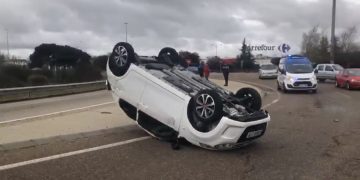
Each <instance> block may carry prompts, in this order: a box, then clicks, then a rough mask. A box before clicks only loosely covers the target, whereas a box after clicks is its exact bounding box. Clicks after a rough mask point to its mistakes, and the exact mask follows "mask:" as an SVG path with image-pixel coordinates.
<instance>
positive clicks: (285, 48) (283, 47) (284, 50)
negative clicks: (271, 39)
mask: <svg viewBox="0 0 360 180" xmlns="http://www.w3.org/2000/svg"><path fill="white" fill-rule="evenodd" d="M248 48H249V50H250V51H276V50H277V51H280V52H281V53H287V52H289V51H290V49H291V47H290V45H288V44H286V43H283V44H280V45H278V46H273V45H265V44H262V45H258V46H248Z"/></svg>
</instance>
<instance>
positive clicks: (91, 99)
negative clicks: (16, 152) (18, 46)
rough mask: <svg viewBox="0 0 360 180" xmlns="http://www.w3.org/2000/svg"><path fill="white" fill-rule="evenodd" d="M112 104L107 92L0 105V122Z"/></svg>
mask: <svg viewBox="0 0 360 180" xmlns="http://www.w3.org/2000/svg"><path fill="white" fill-rule="evenodd" d="M108 102H113V100H112V97H111V95H110V93H109V92H108V91H105V90H104V91H95V92H89V93H81V94H74V95H68V96H59V97H52V98H44V99H35V100H29V101H19V102H12V103H5V104H1V105H0V114H1V116H0V122H3V121H9V120H14V119H21V118H26V117H32V116H36V115H39V114H49V113H55V112H59V111H66V110H69V109H74V108H78V107H86V106H93V105H96V104H103V103H108Z"/></svg>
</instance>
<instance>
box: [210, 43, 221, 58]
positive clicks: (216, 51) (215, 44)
mask: <svg viewBox="0 0 360 180" xmlns="http://www.w3.org/2000/svg"><path fill="white" fill-rule="evenodd" d="M220 45H221V44H220ZM211 46H215V56H216V57H217V56H218V44H217V43H214V44H211Z"/></svg>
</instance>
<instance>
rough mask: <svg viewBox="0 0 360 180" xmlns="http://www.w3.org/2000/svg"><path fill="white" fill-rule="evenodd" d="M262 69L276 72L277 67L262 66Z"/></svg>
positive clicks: (270, 65)
mask: <svg viewBox="0 0 360 180" xmlns="http://www.w3.org/2000/svg"><path fill="white" fill-rule="evenodd" d="M260 69H263V70H275V69H276V66H274V65H272V64H266V65H261V67H260Z"/></svg>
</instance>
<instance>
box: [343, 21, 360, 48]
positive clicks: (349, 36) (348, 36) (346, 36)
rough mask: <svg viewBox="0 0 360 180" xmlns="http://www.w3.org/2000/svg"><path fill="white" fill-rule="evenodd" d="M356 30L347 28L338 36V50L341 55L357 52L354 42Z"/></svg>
mask: <svg viewBox="0 0 360 180" xmlns="http://www.w3.org/2000/svg"><path fill="white" fill-rule="evenodd" d="M356 34H357V29H356V26H353V27H350V28H348V29H347V30H346V31H344V32H343V33H341V34H340V39H339V44H338V45H339V48H340V52H341V53H350V52H355V51H357V50H359V47H358V46H357V44H355V42H354V40H355V39H356Z"/></svg>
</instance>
